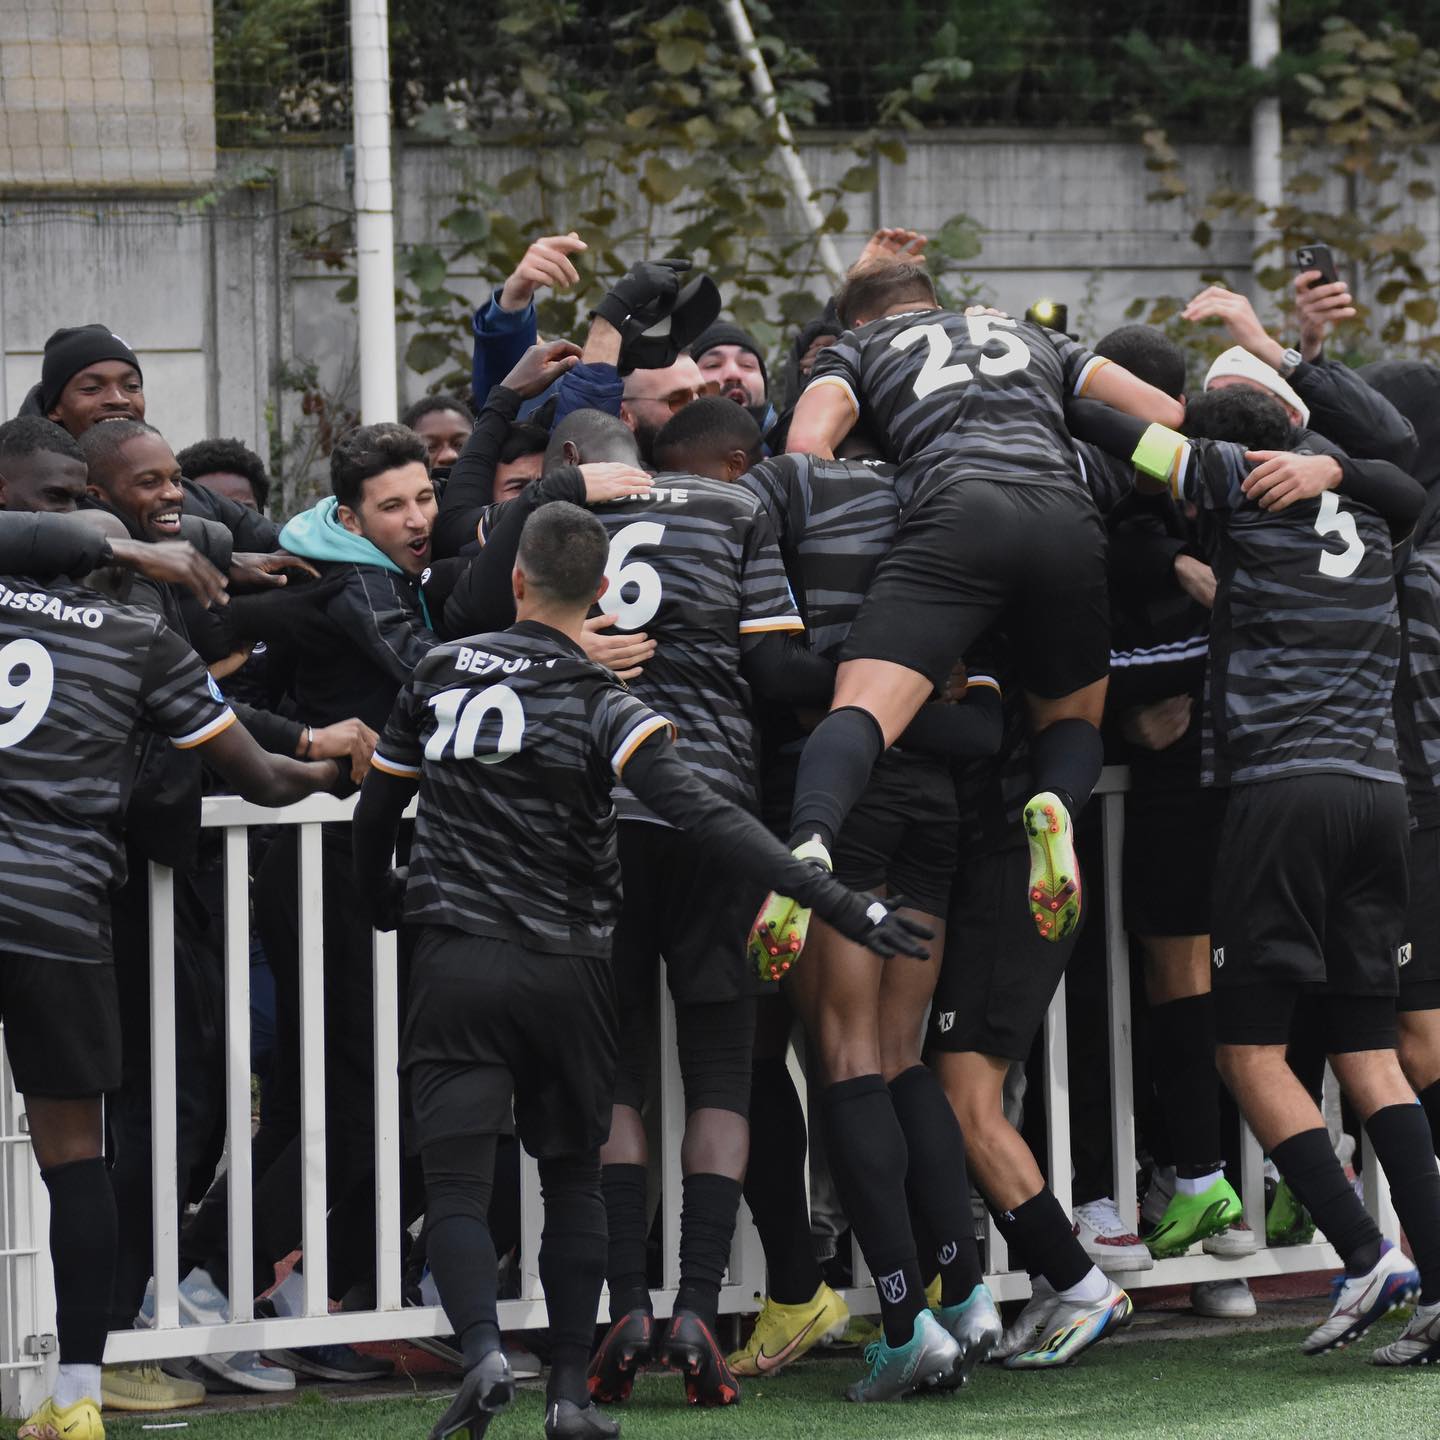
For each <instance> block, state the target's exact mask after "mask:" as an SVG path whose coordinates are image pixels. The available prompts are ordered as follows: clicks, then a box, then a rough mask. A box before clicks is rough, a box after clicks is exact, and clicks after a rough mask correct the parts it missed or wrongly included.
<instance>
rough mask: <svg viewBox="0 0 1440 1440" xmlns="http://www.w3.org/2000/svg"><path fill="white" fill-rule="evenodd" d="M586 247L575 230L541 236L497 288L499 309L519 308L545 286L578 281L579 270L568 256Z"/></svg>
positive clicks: (559, 286)
mask: <svg viewBox="0 0 1440 1440" xmlns="http://www.w3.org/2000/svg"><path fill="white" fill-rule="evenodd" d="M588 248H589V247H588V246H587V245H586V244H585V242H584V241H583V240H582V239H581V238H580V237H579V235H577V234H576V233H575V231H573V230H572V231H571V232H570V233H569V234H568V235H543V236H541V238H540V239H539V240H537V241H536V242H535V243H534V244H533V245H532V246H531V247H530V248H529V249H528V250H527V251H526V252H525V254H524V255H523V256H521V258H520V263H519V264H518V265H517V266H516V267H515V268H514V270H512V271H511V272H510V274H509V276H508V277H507V278H506V280H505V283H504V285H502V286H501V287H500V308H501V309H502V310H523V309H524V308H525V307H526V306H527V305H528V304H529V303H530V302H531V301H532V300H533V299H534V298H535V292H536V291H537V290H543V289H544V288H545V287H546V286H549V288H550V289H552V290H564V289H566V288H567V287H568V286H570V285H578V284H579V283H580V273H579V271H577V270H576V269H575V267H574V265H572V264H571V263H570V258H569V257H570V256H571V255H577V254H579V253H580V251H582V250H586V249H588Z"/></svg>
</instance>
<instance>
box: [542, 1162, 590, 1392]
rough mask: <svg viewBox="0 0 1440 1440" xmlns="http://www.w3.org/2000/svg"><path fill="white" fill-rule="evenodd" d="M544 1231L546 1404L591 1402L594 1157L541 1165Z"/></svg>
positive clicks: (543, 1283)
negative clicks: (587, 1373)
mask: <svg viewBox="0 0 1440 1440" xmlns="http://www.w3.org/2000/svg"><path fill="white" fill-rule="evenodd" d="M540 1193H541V1196H542V1197H543V1199H544V1201H545V1229H544V1231H543V1232H542V1233H541V1236H540V1283H541V1285H543V1286H544V1287H545V1309H546V1312H547V1314H548V1315H549V1319H550V1375H549V1379H548V1380H547V1382H546V1386H545V1401H546V1404H554V1403H555V1401H557V1400H570V1401H573V1402H574V1403H575V1404H576V1405H579V1406H580V1407H581V1408H582V1409H583V1408H584V1407H585V1405H586V1404H588V1403H589V1392H588V1391H587V1389H586V1387H585V1366H586V1362H587V1361H588V1360H589V1358H590V1342H591V1341H592V1339H593V1338H594V1335H595V1312H596V1311H597V1310H598V1309H599V1308H600V1287H601V1285H602V1284H603V1283H604V1280H605V1201H604V1199H603V1198H602V1196H601V1194H600V1158H599V1156H598V1155H594V1154H591V1155H586V1156H579V1157H566V1158H564V1159H558V1160H542V1161H541V1162H540Z"/></svg>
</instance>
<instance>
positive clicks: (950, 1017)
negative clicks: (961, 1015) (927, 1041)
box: [940, 1010, 955, 1035]
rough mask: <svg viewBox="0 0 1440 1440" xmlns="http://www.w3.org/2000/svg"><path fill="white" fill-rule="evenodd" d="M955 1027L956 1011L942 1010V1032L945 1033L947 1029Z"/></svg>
mask: <svg viewBox="0 0 1440 1440" xmlns="http://www.w3.org/2000/svg"><path fill="white" fill-rule="evenodd" d="M954 1028H955V1012H954V1011H953V1010H942V1011H941V1012H940V1033H941V1034H942V1035H944V1034H945V1033H946V1032H947V1031H949V1030H953V1029H954Z"/></svg>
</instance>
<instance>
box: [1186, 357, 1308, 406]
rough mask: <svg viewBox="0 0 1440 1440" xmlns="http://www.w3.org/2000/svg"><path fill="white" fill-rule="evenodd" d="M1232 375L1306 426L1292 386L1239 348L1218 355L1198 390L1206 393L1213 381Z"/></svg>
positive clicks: (1298, 398)
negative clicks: (1252, 385)
mask: <svg viewBox="0 0 1440 1440" xmlns="http://www.w3.org/2000/svg"><path fill="white" fill-rule="evenodd" d="M1221 375H1233V376H1235V377H1236V378H1237V379H1240V380H1250V381H1253V382H1254V383H1255V384H1256V385H1258V386H1259V387H1260V388H1261V389H1262V390H1268V391H1269V392H1270V393H1271V394H1272V395H1273V396H1274V397H1275V398H1276V399H1277V400H1282V401H1284V403H1285V404H1286V405H1288V406H1289V407H1290V408H1291V409H1292V410H1294V411H1295V413H1296V414H1297V415H1299V417H1300V424H1301V425H1302V426H1303V425H1309V423H1310V407H1309V406H1308V405H1307V404H1306V403H1305V402H1304V401H1303V400H1302V399H1301V398H1300V397H1299V396H1298V395H1297V394H1296V393H1295V390H1294V387H1293V386H1292V385H1291V384H1290V382H1289V381H1288V380H1286V379H1285V378H1284V376H1282V375H1281V374H1280V372H1279V371H1278V370H1273V369H1271V367H1270V366H1269V365H1267V364H1266V363H1265V362H1264V361H1263V360H1260V359H1257V358H1256V357H1255V356H1254V355H1252V354H1251V353H1250V352H1249V351H1248V350H1247V349H1246V348H1245V347H1244V346H1243V345H1232V346H1231V347H1230V348H1229V349H1228V350H1227V351H1225V353H1224V354H1223V355H1221V356H1219V357H1218V358H1217V359H1216V361H1215V363H1214V364H1213V365H1212V366H1211V367H1210V368H1209V369H1208V370H1207V371H1206V372H1205V383H1204V384H1203V385H1202V386H1201V387H1200V388H1201V389H1202V390H1208V389H1209V388H1210V386H1211V385H1212V384H1214V382H1215V380H1216V378H1217V377H1218V376H1221Z"/></svg>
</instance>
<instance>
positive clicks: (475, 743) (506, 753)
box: [425, 685, 525, 765]
mask: <svg viewBox="0 0 1440 1440" xmlns="http://www.w3.org/2000/svg"><path fill="white" fill-rule="evenodd" d="M430 708H431V709H432V710H433V711H434V712H435V733H434V734H433V735H431V737H430V738H429V739H428V740H427V741H426V742H425V758H426V759H427V760H444V759H445V758H446V755H445V748H446V746H448V745H449V744H450V742H451V741H452V740H453V741H454V742H455V748H454V749H453V750H452V751H451V752H450V756H449V758H450V759H452V760H478V761H479V762H480V763H481V764H482V765H495V764H498V763H499V762H500V761H501V760H508V759H510V757H511V756H512V755H518V754H519V753H520V744H521V741H523V740H524V738H525V707H524V706H523V705H522V704H521V703H520V697H519V696H518V695H517V694H516V693H515V692H514V691H513V690H512V689H511V688H510V687H509V686H508V685H489V686H486V688H485V689H484V690H479V691H475V690H442V691H441V692H440V693H439V694H438V695H432V696H431V697H430ZM492 714H493V715H495V716H497V717H498V718H499V721H500V733H499V735H497V736H496V738H495V742H494V746H493V748H489V749H488V750H487V753H484V754H480V755H477V754H476V753H475V751H476V749H477V748H478V747H479V744H480V726H481V725H482V724H483V723H484V721H485V717H486V716H487V715H492Z"/></svg>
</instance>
